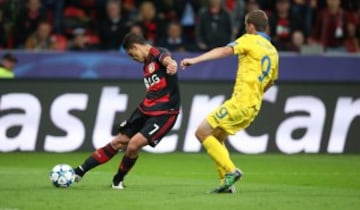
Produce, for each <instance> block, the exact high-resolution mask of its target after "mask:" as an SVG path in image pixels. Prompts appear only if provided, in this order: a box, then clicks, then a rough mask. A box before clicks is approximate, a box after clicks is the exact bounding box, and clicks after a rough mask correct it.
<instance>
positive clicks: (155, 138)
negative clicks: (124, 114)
mask: <svg viewBox="0 0 360 210" xmlns="http://www.w3.org/2000/svg"><path fill="white" fill-rule="evenodd" d="M177 116H178V115H177V114H172V115H159V116H149V115H145V114H143V113H142V112H141V111H140V110H139V109H136V110H135V111H134V112H133V113H132V114H131V116H130V118H129V119H128V120H126V121H124V122H122V123H121V125H120V128H119V132H120V133H122V134H125V135H127V136H128V137H129V138H132V137H133V136H134V135H135V134H136V133H138V132H140V133H141V134H142V135H143V136H145V138H146V139H147V140H148V142H149V145H150V146H152V147H155V146H156V145H157V144H158V143H159V142H160V140H161V139H162V138H163V137H164V136H165V135H166V134H167V133H168V132H169V131H170V130H171V128H172V127H173V126H174V124H175V122H176V119H177Z"/></svg>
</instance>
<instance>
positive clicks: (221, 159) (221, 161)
mask: <svg viewBox="0 0 360 210" xmlns="http://www.w3.org/2000/svg"><path fill="white" fill-rule="evenodd" d="M203 146H204V147H205V149H206V151H207V152H208V154H209V155H210V157H211V158H212V159H213V160H214V161H215V162H216V163H217V164H218V165H219V166H221V167H222V168H223V169H224V170H225V172H226V173H227V172H233V171H234V170H235V169H236V166H235V165H234V163H233V162H232V161H231V160H230V157H229V153H228V151H227V149H226V148H225V147H223V146H222V144H221V143H220V142H219V141H218V140H217V139H216V138H215V137H214V136H208V137H207V138H206V139H205V140H204V141H203Z"/></svg>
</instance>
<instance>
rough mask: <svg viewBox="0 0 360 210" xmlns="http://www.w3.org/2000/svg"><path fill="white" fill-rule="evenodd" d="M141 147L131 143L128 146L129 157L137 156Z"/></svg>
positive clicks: (127, 153)
mask: <svg viewBox="0 0 360 210" xmlns="http://www.w3.org/2000/svg"><path fill="white" fill-rule="evenodd" d="M140 149H141V147H139V146H138V145H136V144H132V143H130V144H128V146H127V148H126V155H127V156H128V157H131V158H135V157H137V155H138V152H139V150H140Z"/></svg>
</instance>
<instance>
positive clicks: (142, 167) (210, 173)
mask: <svg viewBox="0 0 360 210" xmlns="http://www.w3.org/2000/svg"><path fill="white" fill-rule="evenodd" d="M88 155H89V153H65V154H55V153H0V210H5V209H6V210H28V209H30V210H31V209H36V210H41V209H67V210H70V209H78V210H83V209H85V210H92V209H107V210H108V209H124V210H132V209H136V210H137V209H153V210H165V209H166V210H168V209H171V210H174V209H184V210H191V209H196V210H201V209H206V210H208V209H216V210H220V209H221V210H225V209H233V210H237V209H246V210H248V209H255V210H257V209H266V210H271V209H274V210H275V209H279V210H282V209H286V210H292V209H301V210H304V209H305V210H310V209H316V210H322V209H326V210H329V209H342V210H348V209H360V155H304V154H303V155H290V156H289V155H281V154H265V155H240V154H232V158H233V160H234V162H236V164H237V165H238V166H240V167H241V169H242V170H243V171H244V173H245V175H244V177H243V179H242V180H241V181H239V182H238V183H236V187H237V190H238V192H237V193H236V194H208V193H207V192H208V191H209V190H211V189H212V188H214V187H216V186H217V184H218V180H217V174H216V172H215V168H214V167H213V163H212V161H211V160H210V158H209V157H208V156H207V155H206V154H205V153H198V154H185V153H173V154H149V153H142V154H141V155H140V158H139V160H138V162H137V165H136V166H135V167H134V168H133V170H132V171H131V172H130V173H129V174H128V176H127V177H126V182H125V184H126V185H127V189H125V190H123V191H118V190H113V189H111V188H110V183H111V179H112V176H113V173H114V172H115V170H116V169H117V165H118V161H119V160H120V158H121V156H122V155H118V156H117V157H115V158H114V159H113V160H111V161H110V162H109V163H107V164H105V165H103V166H100V167H98V168H96V169H95V170H93V171H91V172H90V173H89V174H87V176H86V177H85V178H84V179H83V180H82V181H81V182H80V183H78V184H74V185H72V186H71V187H70V188H68V189H58V188H55V187H53V186H52V185H51V183H50V181H49V178H48V174H49V171H50V169H51V168H52V167H53V166H54V165H56V164H58V163H68V164H70V165H73V166H76V165H78V164H79V163H81V162H82V161H83V160H84V158H86V157H87V156H88Z"/></svg>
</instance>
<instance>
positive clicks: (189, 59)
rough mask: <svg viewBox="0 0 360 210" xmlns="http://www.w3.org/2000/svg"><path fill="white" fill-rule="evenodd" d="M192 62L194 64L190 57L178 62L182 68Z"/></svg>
mask: <svg viewBox="0 0 360 210" xmlns="http://www.w3.org/2000/svg"><path fill="white" fill-rule="evenodd" d="M193 64H194V62H193V60H192V59H191V58H185V59H183V60H182V61H181V62H180V65H181V68H182V69H185V68H186V67H188V66H191V65H193Z"/></svg>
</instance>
